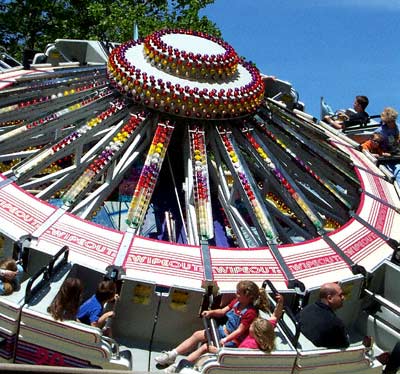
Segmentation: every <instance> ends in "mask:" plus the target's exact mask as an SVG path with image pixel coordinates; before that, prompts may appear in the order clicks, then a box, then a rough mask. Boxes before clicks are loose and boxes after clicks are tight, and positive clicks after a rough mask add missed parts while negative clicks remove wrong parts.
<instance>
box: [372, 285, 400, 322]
mask: <svg viewBox="0 0 400 374" xmlns="http://www.w3.org/2000/svg"><path fill="white" fill-rule="evenodd" d="M364 292H365V293H366V294H367V295H368V296H369V297H370V298H371V299H373V300H374V301H376V302H378V303H379V304H380V305H382V306H383V307H385V308H386V309H389V310H390V311H391V312H392V313H394V314H396V315H397V316H398V317H399V318H400V307H398V306H397V305H396V304H393V303H391V302H390V301H389V300H387V299H385V298H384V297H383V296H380V295H376V294H375V293H374V292H372V291H370V290H368V289H364Z"/></svg>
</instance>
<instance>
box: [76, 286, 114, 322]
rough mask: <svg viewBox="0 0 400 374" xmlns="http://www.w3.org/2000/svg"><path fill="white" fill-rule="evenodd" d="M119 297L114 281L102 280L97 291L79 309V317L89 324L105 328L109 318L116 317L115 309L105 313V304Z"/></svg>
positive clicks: (81, 320)
mask: <svg viewBox="0 0 400 374" xmlns="http://www.w3.org/2000/svg"><path fill="white" fill-rule="evenodd" d="M116 299H117V288H116V285H115V283H114V282H113V281H109V280H108V281H102V282H100V283H99V285H98V286H97V291H96V293H95V294H94V295H93V296H91V297H90V298H89V299H88V300H86V301H85V302H84V303H83V304H82V305H81V306H80V307H79V310H78V314H77V319H78V321H79V322H82V323H85V324H87V325H91V326H95V327H98V328H100V329H101V328H103V327H104V325H105V323H106V321H107V319H108V318H112V317H114V311H112V310H111V311H108V312H105V313H103V309H104V305H105V304H106V303H107V302H112V301H115V300H116Z"/></svg>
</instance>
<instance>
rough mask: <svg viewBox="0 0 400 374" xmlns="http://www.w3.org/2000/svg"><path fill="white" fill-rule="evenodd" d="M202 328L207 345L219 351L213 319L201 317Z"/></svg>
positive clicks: (215, 325)
mask: <svg viewBox="0 0 400 374" xmlns="http://www.w3.org/2000/svg"><path fill="white" fill-rule="evenodd" d="M202 319H203V326H204V331H205V333H206V338H207V345H209V346H210V345H213V346H214V347H216V348H217V349H219V348H220V347H221V346H220V344H219V335H218V329H217V324H216V322H215V320H214V319H213V318H207V317H203V318H202Z"/></svg>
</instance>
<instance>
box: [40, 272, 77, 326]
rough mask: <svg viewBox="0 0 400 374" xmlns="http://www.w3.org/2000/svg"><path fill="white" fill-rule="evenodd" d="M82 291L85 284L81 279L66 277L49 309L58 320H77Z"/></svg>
mask: <svg viewBox="0 0 400 374" xmlns="http://www.w3.org/2000/svg"><path fill="white" fill-rule="evenodd" d="M82 291H83V286H82V282H81V281H80V279H78V278H68V279H66V280H65V282H64V283H63V284H62V286H61V288H60V290H59V291H58V293H57V295H56V297H55V298H54V300H53V301H52V303H51V304H50V306H49V307H48V308H47V311H48V312H49V313H50V314H51V315H52V316H53V318H54V319H55V320H58V321H64V320H76V314H77V313H78V309H79V304H80V303H81V297H82Z"/></svg>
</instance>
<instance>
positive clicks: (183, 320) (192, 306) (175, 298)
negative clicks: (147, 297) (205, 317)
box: [154, 287, 203, 348]
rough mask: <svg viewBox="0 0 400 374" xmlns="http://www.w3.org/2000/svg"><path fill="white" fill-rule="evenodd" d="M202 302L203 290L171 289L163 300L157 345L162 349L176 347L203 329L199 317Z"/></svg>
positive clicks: (156, 339) (159, 317)
mask: <svg viewBox="0 0 400 374" xmlns="http://www.w3.org/2000/svg"><path fill="white" fill-rule="evenodd" d="M202 300H203V290H188V289H182V288H179V287H171V288H170V289H169V293H168V296H167V297H163V298H162V299H161V304H160V311H159V314H158V323H157V328H156V331H155V335H154V342H155V344H156V345H157V346H158V347H160V348H162V347H171V346H175V345H176V344H177V343H179V342H180V341H182V340H184V339H186V338H188V337H189V336H190V335H192V333H193V332H194V331H196V330H201V329H203V324H202V320H201V318H200V317H199V312H200V307H201V304H202Z"/></svg>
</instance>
